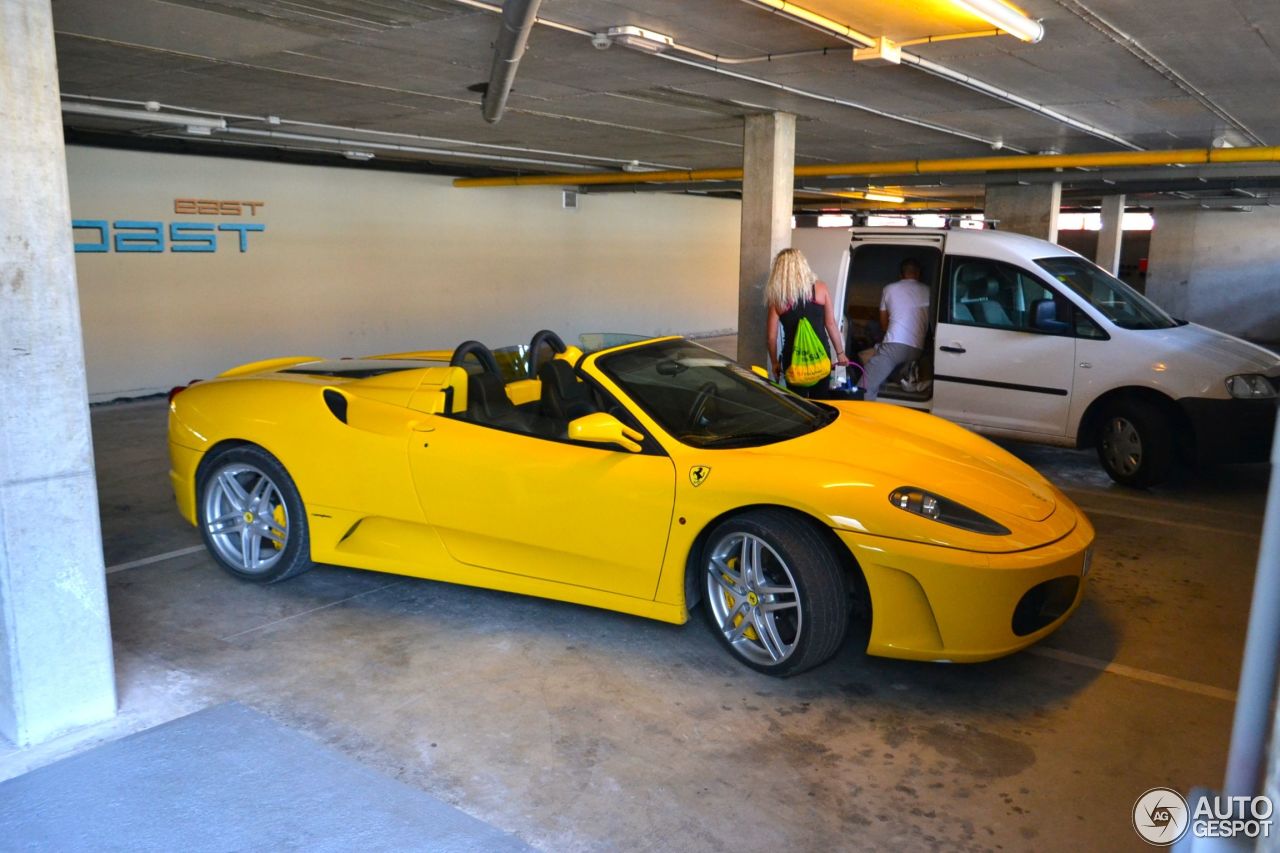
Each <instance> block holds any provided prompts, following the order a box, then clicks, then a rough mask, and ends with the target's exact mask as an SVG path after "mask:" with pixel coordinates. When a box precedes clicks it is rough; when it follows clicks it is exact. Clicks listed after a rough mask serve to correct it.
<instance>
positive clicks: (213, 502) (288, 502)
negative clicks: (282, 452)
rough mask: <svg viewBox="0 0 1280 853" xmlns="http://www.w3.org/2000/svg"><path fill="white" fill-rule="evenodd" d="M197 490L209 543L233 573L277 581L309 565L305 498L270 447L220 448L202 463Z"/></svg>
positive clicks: (271, 581)
mask: <svg viewBox="0 0 1280 853" xmlns="http://www.w3.org/2000/svg"><path fill="white" fill-rule="evenodd" d="M197 494H198V496H199V501H198V504H197V506H198V509H199V517H198V521H199V525H200V534H201V535H202V536H203V537H204V543H205V546H206V547H208V549H209V552H210V553H212V554H213V556H214V558H215V559H216V560H217V561H218V563H219V564H220V565H221V566H222V567H223V568H224V569H226V570H227V571H228V572H230V573H231V574H233V575H235V576H236V577H238V578H243V579H245V580H252V581H257V582H259V583H275V582H276V581H282V580H284V579H285V578H291V577H293V576H294V575H298V574H301V573H302V572H305V571H306V570H307V569H309V568H311V565H312V564H311V543H310V536H309V531H308V528H307V516H306V511H305V510H304V508H303V506H302V498H301V496H300V495H299V494H298V489H297V487H296V486H294V484H293V480H292V479H291V478H290V477H289V474H288V472H286V471H285V470H284V466H283V465H281V464H280V462H279V461H278V460H277V459H276V458H275V457H274V456H272V455H271V454H270V453H268V452H267V451H265V450H263V449H262V448H260V447H255V446H253V445H242V446H239V447H233V448H229V449H227V450H224V451H221V452H219V453H218V454H217V455H216V456H215V457H213V458H211V459H209V460H208V461H207V462H206V463H205V465H204V466H203V468H202V470H201V474H200V477H199V480H198V483H197Z"/></svg>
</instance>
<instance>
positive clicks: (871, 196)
mask: <svg viewBox="0 0 1280 853" xmlns="http://www.w3.org/2000/svg"><path fill="white" fill-rule="evenodd" d="M862 197H863V198H864V199H866V200H867V201H886V202H888V203H889V204H902V203H903V202H904V201H906V199H905V198H903V197H902V196H900V195H890V194H889V193H882V192H876V191H874V190H871V191H869V192H865V193H862Z"/></svg>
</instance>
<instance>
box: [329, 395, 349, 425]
mask: <svg viewBox="0 0 1280 853" xmlns="http://www.w3.org/2000/svg"><path fill="white" fill-rule="evenodd" d="M324 404H325V405H326V406H328V407H329V411H331V412H333V416H334V417H335V418H337V419H338V420H340V421H342V422H343V423H344V424H345V423H346V422H347V398H346V397H344V396H343V395H342V394H341V393H340V392H338V391H335V390H333V389H332V388H326V389H324Z"/></svg>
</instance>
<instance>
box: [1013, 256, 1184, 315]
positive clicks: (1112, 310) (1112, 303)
mask: <svg viewBox="0 0 1280 853" xmlns="http://www.w3.org/2000/svg"><path fill="white" fill-rule="evenodd" d="M1036 264H1037V265H1038V266H1039V267H1040V268H1041V269H1043V270H1045V271H1047V272H1048V273H1049V274H1050V275H1052V276H1053V277H1054V278H1056V279H1057V280H1058V281H1060V282H1062V283H1063V284H1065V285H1066V286H1067V287H1069V288H1071V289H1072V290H1073V291H1075V292H1076V293H1078V294H1080V295H1081V296H1083V297H1084V298H1085V299H1087V300H1088V301H1089V304H1090V305H1092V306H1093V307H1094V308H1097V309H1098V310H1099V311H1101V312H1102V315H1103V316H1104V317H1106V318H1107V319H1108V320H1110V321H1111V322H1112V323H1115V324H1116V325H1117V326H1119V327H1120V328H1122V329H1169V328H1172V327H1174V326H1178V325H1181V323H1179V321H1177V320H1175V319H1173V318H1172V317H1170V316H1169V315H1168V314H1166V313H1165V312H1164V309H1162V308H1161V307H1160V306H1158V305H1156V304H1155V303H1154V302H1152V301H1151V300H1150V299H1147V297H1145V296H1143V295H1142V294H1141V293H1139V292H1138V291H1136V290H1134V289H1133V288H1132V287H1130V286H1129V285H1127V284H1125V283H1124V282H1123V281H1121V280H1120V279H1118V278H1116V277H1115V276H1113V275H1109V274H1108V273H1107V272H1105V271H1103V270H1102V269H1101V268H1100V267H1098V266H1096V265H1094V264H1091V263H1089V262H1088V261H1086V260H1085V259H1084V258H1078V257H1074V256H1071V255H1064V256H1062V257H1057V258H1040V259H1039V260H1037V261H1036Z"/></svg>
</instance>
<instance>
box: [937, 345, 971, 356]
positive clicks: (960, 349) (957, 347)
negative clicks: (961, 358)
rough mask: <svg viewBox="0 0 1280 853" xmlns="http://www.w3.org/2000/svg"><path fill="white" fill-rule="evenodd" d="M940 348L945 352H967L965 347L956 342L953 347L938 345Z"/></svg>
mask: <svg viewBox="0 0 1280 853" xmlns="http://www.w3.org/2000/svg"><path fill="white" fill-rule="evenodd" d="M938 349H940V350H942V351H943V352H954V353H957V354H960V353H963V352H965V348H964V347H962V346H960V345H959V344H956V345H955V346H953V347H938Z"/></svg>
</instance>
